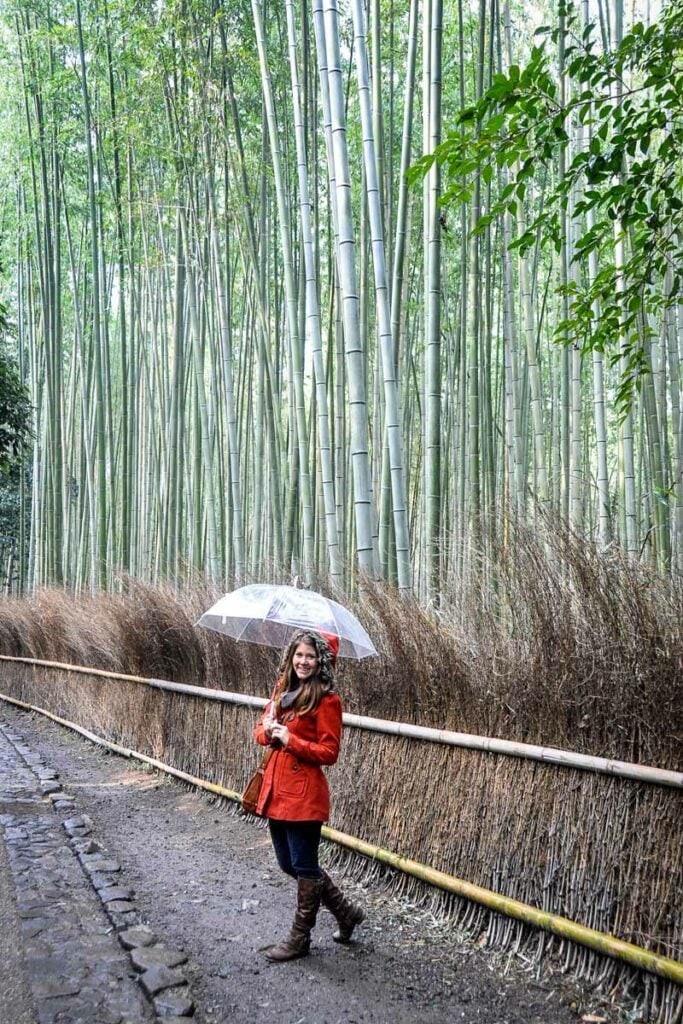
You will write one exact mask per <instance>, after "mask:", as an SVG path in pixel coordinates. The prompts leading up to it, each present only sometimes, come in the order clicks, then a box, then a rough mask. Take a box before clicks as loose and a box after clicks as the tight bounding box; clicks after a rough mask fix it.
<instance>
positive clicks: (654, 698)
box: [0, 523, 683, 1024]
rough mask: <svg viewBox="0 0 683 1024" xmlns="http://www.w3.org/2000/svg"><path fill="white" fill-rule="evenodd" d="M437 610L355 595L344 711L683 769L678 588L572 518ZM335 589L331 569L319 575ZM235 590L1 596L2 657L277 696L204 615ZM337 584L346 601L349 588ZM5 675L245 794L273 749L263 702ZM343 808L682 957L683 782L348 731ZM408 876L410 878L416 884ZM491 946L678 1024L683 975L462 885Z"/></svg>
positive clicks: (97, 725)
mask: <svg viewBox="0 0 683 1024" xmlns="http://www.w3.org/2000/svg"><path fill="white" fill-rule="evenodd" d="M503 535H504V536H505V540H506V543H505V546H504V548H502V549H501V551H500V552H499V553H498V559H497V565H496V570H495V573H494V571H493V570H492V568H491V567H481V569H480V571H479V572H478V573H477V575H476V577H471V578H470V580H469V582H468V585H467V587H465V586H463V585H462V584H461V585H459V586H458V587H455V586H453V587H452V588H451V591H450V593H449V595H448V597H447V599H446V600H445V601H444V606H443V607H442V608H441V609H439V610H438V611H436V612H435V611H431V612H428V611H426V610H425V609H423V608H421V607H420V606H419V605H418V604H417V602H408V601H401V600H399V599H398V598H397V597H396V595H395V594H394V593H393V592H391V591H390V590H387V589H384V588H382V587H377V586H372V585H367V586H366V587H365V588H364V590H363V594H362V595H361V596H360V597H359V598H357V599H356V600H355V601H354V602H353V604H354V607H355V609H356V611H357V613H358V614H359V616H360V617H361V619H362V620H363V621H364V623H365V625H366V627H367V628H368V630H369V632H370V634H371V635H372V636H373V639H374V640H375V642H376V644H377V647H378V649H379V651H380V657H379V658H377V659H371V660H368V661H364V662H360V663H355V662H345V663H343V665H342V666H341V668H340V672H339V689H340V691H341V693H342V696H343V699H344V704H345V707H346V709H347V710H349V711H354V712H357V713H362V714H368V715H373V716H377V717H386V718H394V719H402V720H407V721H412V722H415V723H418V724H425V725H435V726H439V727H444V728H455V729H457V730H459V731H463V732H474V733H480V734H486V735H494V736H500V737H503V738H507V739H514V740H520V741H525V742H532V743H539V744H545V745H553V746H560V747H565V748H568V749H574V750H579V751H581V752H585V753H592V754H596V755H601V756H608V757H614V758H619V759H623V760H634V761H641V762H645V763H649V764H653V765H657V766H659V767H663V768H671V769H681V768H682V767H683V744H681V736H682V734H683V729H682V728H681V726H682V716H683V701H682V700H681V695H682V686H681V680H682V678H683V637H682V630H681V623H682V622H683V587H681V585H680V583H679V582H675V581H671V580H668V581H667V580H662V579H661V578H658V577H656V576H654V575H651V574H650V573H648V572H647V571H646V570H644V569H643V568H642V567H639V566H635V565H632V564H630V563H628V562H626V561H625V560H623V559H622V558H621V557H619V556H618V555H616V554H612V555H607V556H604V555H603V556H600V555H599V554H598V553H597V552H596V551H595V550H594V549H593V548H591V547H590V546H588V545H587V544H586V543H585V542H583V541H580V540H578V539H577V538H576V537H574V536H573V535H571V534H570V533H567V532H558V530H557V529H550V527H548V528H543V527H542V526H541V527H537V529H536V531H535V532H534V533H533V534H532V533H530V532H529V531H528V530H526V529H524V528H522V527H520V526H516V525H515V524H513V523H509V524H507V528H506V532H505V533H504V534H503ZM323 586H324V585H323V584H321V588H322V587H323ZM217 596H218V593H217V591H216V590H215V588H211V587H209V586H207V585H206V584H205V583H202V582H201V581H195V583H194V584H193V585H191V586H186V587H184V588H182V589H181V590H176V589H173V588H170V587H169V588H166V589H164V588H161V589H160V588H152V587H149V586H146V585H144V584H141V583H139V582H136V581H134V580H126V581H124V583H123V586H122V590H121V592H120V593H118V594H116V595H104V594H102V595H99V596H97V597H95V598H81V597H79V598H75V597H74V596H73V595H69V594H66V593H64V592H63V591H58V590H46V591H42V592H41V593H40V594H39V595H37V597H36V598H35V599H34V600H32V601H22V602H4V603H3V604H1V605H0V652H1V653H4V654H14V655H19V656H23V657H30V658H38V659H45V660H55V661H63V662H72V663H77V664H80V665H88V666H92V667H96V668H104V669H110V670H112V671H119V672H125V673H130V674H134V675H141V676H147V677H156V678H166V679H171V680H176V681H183V682H188V683H193V684H195V685H200V686H202V685H204V686H210V687H218V688H224V689H232V690H238V691H244V692H251V693H255V694H259V695H262V696H266V695H267V694H268V693H269V690H270V688H271V686H272V683H273V681H274V675H275V671H276V667H277V660H278V652H276V651H272V650H270V649H268V648H262V647H258V646H254V645H250V644H236V643H235V642H234V641H232V640H228V639H225V638H223V637H221V636H219V635H217V634H214V633H210V632H207V631H203V630H199V629H197V628H195V626H194V625H193V623H194V622H195V621H196V620H197V618H198V617H199V615H200V614H201V612H202V611H204V610H205V609H206V608H207V607H208V606H209V605H210V604H212V603H213V601H214V600H215V599H216V597H217ZM335 596H339V595H335ZM0 671H2V673H3V684H2V688H3V689H4V690H5V691H8V692H11V693H13V694H14V695H16V696H18V697H20V698H21V699H24V700H27V701H29V702H32V703H36V704H38V705H40V706H43V707H48V708H49V709H50V710H52V711H54V712H56V713H58V714H61V715H63V716H64V717H66V718H70V719H72V720H74V721H77V722H79V723H80V724H82V725H84V726H86V727H88V728H91V729H93V730H94V731H99V732H101V733H102V734H103V735H105V736H108V737H109V738H111V739H114V740H116V741H119V742H122V743H124V744H125V745H126V746H130V747H133V748H135V749H139V750H142V751H144V752H146V753H149V754H152V755H153V756H156V757H159V758H161V759H162V760H165V761H167V762H169V763H173V764H175V765H177V766H178V767H180V768H182V769H184V770H186V771H189V772H191V773H192V774H195V775H200V776H203V777H205V778H208V779H211V780H214V781H217V782H220V783H222V784H224V785H226V786H228V787H230V788H235V789H239V788H240V787H241V785H242V784H243V783H244V781H245V780H246V778H247V776H248V774H249V772H250V770H252V769H253V766H254V763H255V761H256V756H257V755H256V753H255V751H254V749H253V745H252V743H251V741H250V732H251V728H252V726H253V723H254V718H255V715H254V713H253V712H252V711H250V710H249V709H246V708H243V707H234V706H229V705H220V704H215V703H212V702H208V701H207V702H203V701H201V700H198V699H197V698H194V697H187V696H180V695H174V694H168V693H159V692H158V691H152V690H149V689H148V688H145V687H141V686H139V685H136V684H131V683H125V682H113V681H111V682H108V681H103V680H101V679H97V678H95V677H87V676H86V677H83V676H75V675H69V674H68V673H60V674H55V673H54V672H47V671H46V670H42V671H41V670H36V671H34V670H32V669H20V668H16V669H15V668H14V667H12V669H8V668H7V666H4V667H2V668H1V669H0ZM331 781H332V788H333V793H334V794H335V798H334V804H333V808H334V809H333V824H334V825H335V826H336V827H338V828H341V829H343V830H345V831H348V832H351V833H353V834H356V835H361V836H363V837H364V838H366V839H369V840H370V841H372V842H377V843H379V844H380V845H384V846H387V847H389V848H391V849H397V850H400V851H401V852H402V853H405V854H406V855H408V856H410V857H413V858H415V859H417V860H422V861H426V862H428V863H430V864H432V865H433V866H435V867H438V868H440V869H442V870H445V871H448V872H451V873H453V874H456V875H458V876H460V877H464V878H467V879H469V880H470V881H472V882H475V883H477V884H479V885H482V886H484V887H487V888H492V889H496V890H498V891H501V892H504V893H505V894H506V895H508V896H511V897H514V898H517V899H521V900H523V901H525V902H528V903H532V904H534V905H536V906H542V907H545V908H546V909H549V910H552V911H554V912H556V913H560V914H562V915H564V916H568V917H571V918H574V919H575V920H577V921H580V922H582V923H584V924H587V925H589V926H591V927H594V928H598V929H600V930H603V931H608V932H612V933H613V934H616V935H618V936H619V937H621V938H624V939H626V940H628V941H632V942H636V943H638V944H640V945H645V946H648V947H650V948H653V949H657V950H659V951H660V952H662V953H664V954H665V955H668V956H672V957H674V958H680V957H681V955H682V950H683V920H682V917H681V912H682V907H683V843H682V841H681V840H682V839H683V811H682V807H681V799H680V793H678V792H677V791H672V790H666V789H663V788H659V787H653V786H646V785H642V784H637V783H633V782H629V781H626V780H620V779H613V778H608V777H605V776H598V775H589V774H586V773H581V772H576V771H572V770H569V769H565V768H558V767H556V766H553V765H545V764H538V763H532V762H520V761H518V760H517V759H512V758H507V757H502V756H496V755H491V754H484V753H481V752H477V751H470V750H462V749H454V748H442V747H439V746H436V745H433V744H420V743H416V742H414V741H413V742H411V741H409V740H406V739H403V738H399V737H389V736H377V735H375V734H369V733H365V732H362V731H360V730H352V729H349V730H347V734H346V737H345V741H344V755H343V757H342V759H341V760H340V763H339V764H338V765H337V766H335V768H334V769H333V770H332V772H331ZM401 884H404V885H406V886H408V887H409V888H410V887H413V886H414V884H415V883H413V882H404V883H401ZM440 904H441V905H442V907H443V908H444V909H446V910H447V911H448V912H449V913H451V914H453V916H454V917H455V918H456V919H457V920H458V921H459V922H460V923H461V924H465V925H467V926H469V927H477V928H481V927H485V928H486V932H487V935H488V938H489V940H490V941H491V942H495V943H497V944H499V945H503V946H510V945H516V946H518V945H519V944H520V943H524V944H526V947H527V948H530V947H533V948H534V949H535V950H536V952H540V951H541V950H542V949H543V947H544V945H545V944H546V942H548V941H549V942H550V947H551V948H552V949H554V950H555V951H556V952H560V953H561V955H562V956H563V958H564V962H565V964H566V966H568V967H571V968H572V969H573V970H575V971H577V972H578V973H580V974H583V975H584V976H586V977H589V978H592V979H593V980H595V979H597V978H601V979H602V982H603V984H605V985H606V986H613V985H622V986H624V985H630V984H637V985H639V986H640V990H641V993H645V998H646V1003H647V1005H646V1007H645V1011H644V1012H649V1013H650V1014H651V1016H652V1017H653V1019H658V1020H660V1021H666V1022H667V1024H673V1022H674V1021H677V1020H680V1019H681V1016H682V1014H683V999H681V998H679V995H677V994H676V993H675V991H674V990H673V986H671V985H666V984H664V983H662V982H659V981H656V980H653V979H651V978H648V979H644V980H638V979H635V981H634V975H633V973H632V972H630V971H629V970H625V969H624V968H623V967H621V966H619V965H616V964H612V963H605V961H603V960H601V959H600V958H599V957H598V956H596V955H595V954H593V953H589V952H588V951H585V950H581V949H578V948H577V947H571V946H567V945H565V944H563V943H561V942H559V940H557V939H554V940H540V942H539V940H538V937H536V936H534V937H531V936H530V935H529V933H528V932H527V931H526V930H525V929H524V928H522V927H521V926H520V925H518V924H516V923H513V922H510V921H507V920H505V919H502V918H499V917H497V916H495V915H488V914H487V912H485V911H483V910H481V909H479V908H477V907H474V906H472V905H470V904H465V903H462V902H460V901H457V900H451V899H450V898H443V899H441V898H440Z"/></svg>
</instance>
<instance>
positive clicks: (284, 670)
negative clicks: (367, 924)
mask: <svg viewBox="0 0 683 1024" xmlns="http://www.w3.org/2000/svg"><path fill="white" fill-rule="evenodd" d="M324 637H325V639H323V635H321V634H319V633H315V632H301V633H297V634H296V636H295V637H293V639H292V641H291V643H290V644H289V646H288V647H287V648H286V650H285V652H284V655H283V658H282V662H281V665H280V675H279V678H278V681H277V684H276V686H275V692H274V693H273V697H272V700H271V701H270V702H269V703H268V705H267V706H266V709H265V712H264V714H263V717H262V719H261V721H260V722H259V724H258V725H257V726H256V729H255V730H254V738H255V739H256V741H257V743H260V744H261V745H262V746H264V747H265V746H272V747H273V748H274V751H275V752H274V754H273V756H272V757H271V758H270V761H269V762H268V765H267V767H266V770H265V775H264V778H263V785H262V786H261V792H260V795H259V801H258V804H257V807H256V813H257V814H260V815H262V816H263V817H265V818H267V819H268V825H269V827H270V835H271V839H272V841H273V847H274V849H275V856H276V857H277V861H278V864H279V865H280V867H281V868H282V870H283V871H284V872H286V874H288V875H291V876H292V878H295V879H296V883H297V908H296V913H295V915H294V923H293V925H292V928H291V931H290V933H289V935H288V936H287V938H286V939H284V940H283V941H282V942H280V943H279V944H278V945H277V946H275V947H274V948H272V949H269V950H268V952H267V953H266V957H267V958H268V959H269V960H273V961H275V962H281V961H284V960H294V959H296V958H297V957H300V956H306V955H307V953H308V951H309V948H310V944H311V929H312V928H313V926H314V925H315V920H316V916H317V914H318V910H319V908H320V904H321V902H322V904H323V906H324V907H327V909H328V910H330V911H331V912H332V914H333V915H334V917H335V918H336V919H337V923H338V925H339V927H338V930H337V931H336V932H335V935H334V939H335V941H336V942H349V941H350V939H351V935H352V933H353V930H354V928H355V927H356V925H358V924H360V922H361V921H362V920H363V919H364V917H365V914H364V912H363V910H362V909H361V907H358V906H356V905H355V904H353V903H351V902H350V900H347V899H346V898H345V896H344V894H343V893H342V892H341V890H340V889H338V888H337V886H336V885H335V884H334V882H333V881H332V879H331V878H330V877H329V875H328V874H327V873H326V872H325V871H321V869H320V865H319V863H318V847H319V845H320V831H321V828H322V824H323V822H324V821H327V819H328V818H329V816H330V791H329V788H328V785H327V779H326V778H325V776H324V774H323V771H322V768H321V765H325V764H334V763H335V761H336V760H337V758H338V756H339V743H340V740H341V730H342V708H341V701H340V699H339V696H338V695H337V694H336V693H335V692H334V675H333V668H334V663H335V660H336V655H337V652H338V650H339V638H338V637H336V636H331V635H329V634H327V633H326V634H324Z"/></svg>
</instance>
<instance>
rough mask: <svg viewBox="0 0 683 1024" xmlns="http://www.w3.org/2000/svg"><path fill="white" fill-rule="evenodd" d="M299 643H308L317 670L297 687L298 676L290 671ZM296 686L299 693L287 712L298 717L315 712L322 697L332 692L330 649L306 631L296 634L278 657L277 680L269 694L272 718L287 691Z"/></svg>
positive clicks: (292, 670) (319, 638) (317, 635)
mask: <svg viewBox="0 0 683 1024" xmlns="http://www.w3.org/2000/svg"><path fill="white" fill-rule="evenodd" d="M299 644H308V646H309V647H312V648H313V650H314V651H315V653H316V656H317V658H318V671H317V672H316V674H315V676H313V678H312V679H307V680H306V681H305V682H304V683H301V684H299V677H298V676H297V674H296V672H295V671H294V653H295V651H296V649H297V647H298V646H299ZM299 685H301V693H300V694H299V695H298V697H297V698H296V700H295V701H294V704H292V707H291V710H292V711H294V712H296V714H298V715H305V714H307V713H308V712H309V711H315V709H316V708H317V707H318V704H320V701H321V700H322V699H323V697H325V696H326V695H327V694H328V693H332V692H333V691H334V668H333V665H332V655H331V652H330V648H329V647H328V645H327V643H326V642H325V640H323V638H322V637H321V636H320V634H319V633H315V632H313V631H308V630H306V631H302V632H300V633H296V634H295V635H294V636H293V637H292V639H291V640H290V642H289V644H288V645H287V647H286V648H285V650H284V652H283V654H282V660H281V662H280V669H279V673H278V681H277V683H276V685H275V692H274V694H273V701H274V704H275V713H276V715H279V714H280V702H281V701H282V698H283V696H284V695H285V693H286V692H287V690H290V689H291V690H295V689H297V687H298V686H299Z"/></svg>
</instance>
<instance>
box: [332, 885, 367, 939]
mask: <svg viewBox="0 0 683 1024" xmlns="http://www.w3.org/2000/svg"><path fill="white" fill-rule="evenodd" d="M322 904H323V906H324V907H326V908H327V909H328V910H329V911H330V912H331V913H332V914H333V915H334V916H335V917H336V919H337V924H338V925H339V928H338V929H337V931H336V932H335V933H334V935H333V936H332V938H333V939H334V941H335V942H343V943H347V942H350V941H351V936H352V934H353V929H354V928H355V927H356V925H358V924H360V923H361V921H364V920H365V911H364V910H363V908H362V907H359V906H358V904H357V903H352V902H351V900H349V899H347V898H346V896H345V895H344V893H343V892H342V891H341V889H339V888H338V887H337V886H336V885H335V884H334V882H333V881H332V879H331V878H330V876H329V875H328V874H327V872H326V871H323V891H322Z"/></svg>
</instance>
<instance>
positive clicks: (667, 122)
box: [0, 0, 683, 603]
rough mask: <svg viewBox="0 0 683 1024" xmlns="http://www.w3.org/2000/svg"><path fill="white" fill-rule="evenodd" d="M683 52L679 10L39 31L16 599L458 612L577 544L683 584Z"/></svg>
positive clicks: (176, 4)
mask: <svg viewBox="0 0 683 1024" xmlns="http://www.w3.org/2000/svg"><path fill="white" fill-rule="evenodd" d="M681 31H683V10H682V8H681V5H680V3H679V2H678V0H676V2H670V3H667V4H665V5H664V6H663V7H661V9H660V8H659V6H658V5H656V4H655V3H653V2H651V0H643V3H642V4H641V3H640V2H636V3H634V4H633V5H632V6H631V7H629V9H628V10H626V9H625V7H624V4H623V0H597V3H595V2H594V0H582V2H581V3H576V4H574V3H572V2H571V0H567V2H566V3H565V0H560V3H559V6H557V7H553V6H550V5H548V4H545V3H544V2H543V0H540V2H539V5H538V6H536V5H526V4H520V3H519V2H517V0H503V2H502V3H497V2H495V0H490V2H485V0H479V2H478V3H470V4H466V3H463V0H458V2H457V3H455V2H449V0H446V2H444V0H410V3H409V2H408V0H406V2H405V3H398V2H396V0H366V3H365V4H363V3H362V2H361V0H312V3H310V4H309V3H306V2H301V3H299V2H296V3H295V2H294V0H285V2H284V3H277V2H271V0H251V3H249V2H248V0H230V2H228V0H226V2H224V3H218V2H215V0H159V2H156V3H151V2H140V0H135V2H132V0H50V2H48V0H30V2H29V0H4V2H3V7H2V26H1V36H0V46H1V49H0V61H1V75H0V82H1V84H0V147H1V149H0V153H1V158H0V258H1V268H0V303H1V306H0V313H1V317H0V335H1V339H2V353H3V357H2V359H3V375H4V376H3V380H5V378H6V383H5V384H3V402H4V408H3V420H4V421H5V425H4V426H3V431H4V436H3V477H2V510H1V516H2V535H1V541H2V550H1V552H0V555H1V557H2V577H3V582H4V590H5V592H6V593H8V594H19V593H23V592H34V591H35V590H36V588H39V587H40V586H42V585H45V584H47V583H55V584H57V585H62V584H63V585H66V586H68V587H71V588H74V589H75V590H76V591H81V590H88V589H90V590H95V589H97V588H102V587H105V588H106V587H109V586H111V585H112V584H113V580H114V579H115V577H116V575H117V574H120V573H125V574H130V575H132V576H134V577H138V578H141V579H145V580H148V581H151V582H155V581H160V580H164V579H175V578H180V577H183V576H187V575H188V574H192V573H200V574H202V575H204V576H206V577H208V579H210V580H215V581H217V580H221V579H226V578H232V579H242V578H256V577H259V576H268V575H273V574H277V573H282V572H284V573H285V574H289V575H298V576H300V577H301V578H302V579H304V580H311V579H313V578H318V579H319V578H321V577H325V578H329V579H330V581H331V582H332V583H333V584H339V585H340V586H341V587H343V588H344V587H347V588H348V586H349V585H353V582H354V580H355V579H356V577H357V575H358V574H359V573H361V574H365V575H367V576H369V577H370V578H372V579H375V580H387V581H389V582H391V583H393V584H395V585H396V587H397V588H398V590H399V591H401V592H404V593H405V592H411V593H415V594H417V595H418V596H419V597H420V598H421V599H424V600H427V601H429V602H437V603H438V601H439V598H440V595H441V594H442V593H443V592H444V591H445V590H446V589H447V588H448V587H449V586H450V585H451V584H452V583H453V582H454V581H457V580H458V579H459V578H462V576H463V574H464V573H466V572H468V571H471V570H473V569H475V568H476V567H478V566H481V565H487V564H490V563H491V561H492V560H494V559H495V557H497V556H498V555H499V554H500V552H504V550H505V547H506V544H507V543H508V536H509V523H510V522H511V521H512V519H515V520H517V521H521V522H522V523H525V524H527V525H528V526H529V527H531V528H532V529H533V528H534V524H535V523H538V522H540V521H541V520H542V519H543V520H545V521H547V520H548V517H550V521H552V522H557V523H562V524H563V525H564V526H566V527H567V528H569V529H571V531H573V532H575V533H576V534H577V535H578V536H581V537H584V538H585V539H586V540H587V541H590V542H591V543H594V544H595V545H596V546H597V547H598V549H599V550H601V551H610V550H617V549H618V550H620V551H623V552H624V553H625V555H626V556H627V557H628V558H630V559H633V560H640V561H641V562H643V563H645V564H646V565H648V566H650V567H651V568H652V569H654V570H655V571H656V572H657V573H658V574H663V575H672V574H676V573H680V572H681V570H682V569H683V418H682V413H681V384H682V376H681V366H682V362H683V302H682V301H681V300H682V294H681V282H682V278H681V251H680V249H681V232H682V230H683V223H682V221H683V212H682V211H683V201H682V200H681V194H682V193H681V184H682V183H683V181H682V168H683V165H682V163H681V150H682V148H683V135H682V132H683V126H682V125H681V122H680V104H681V99H682V98H683V63H682V54H681V45H680V39H681ZM22 409H23V413H22V411H21V410H22Z"/></svg>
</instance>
